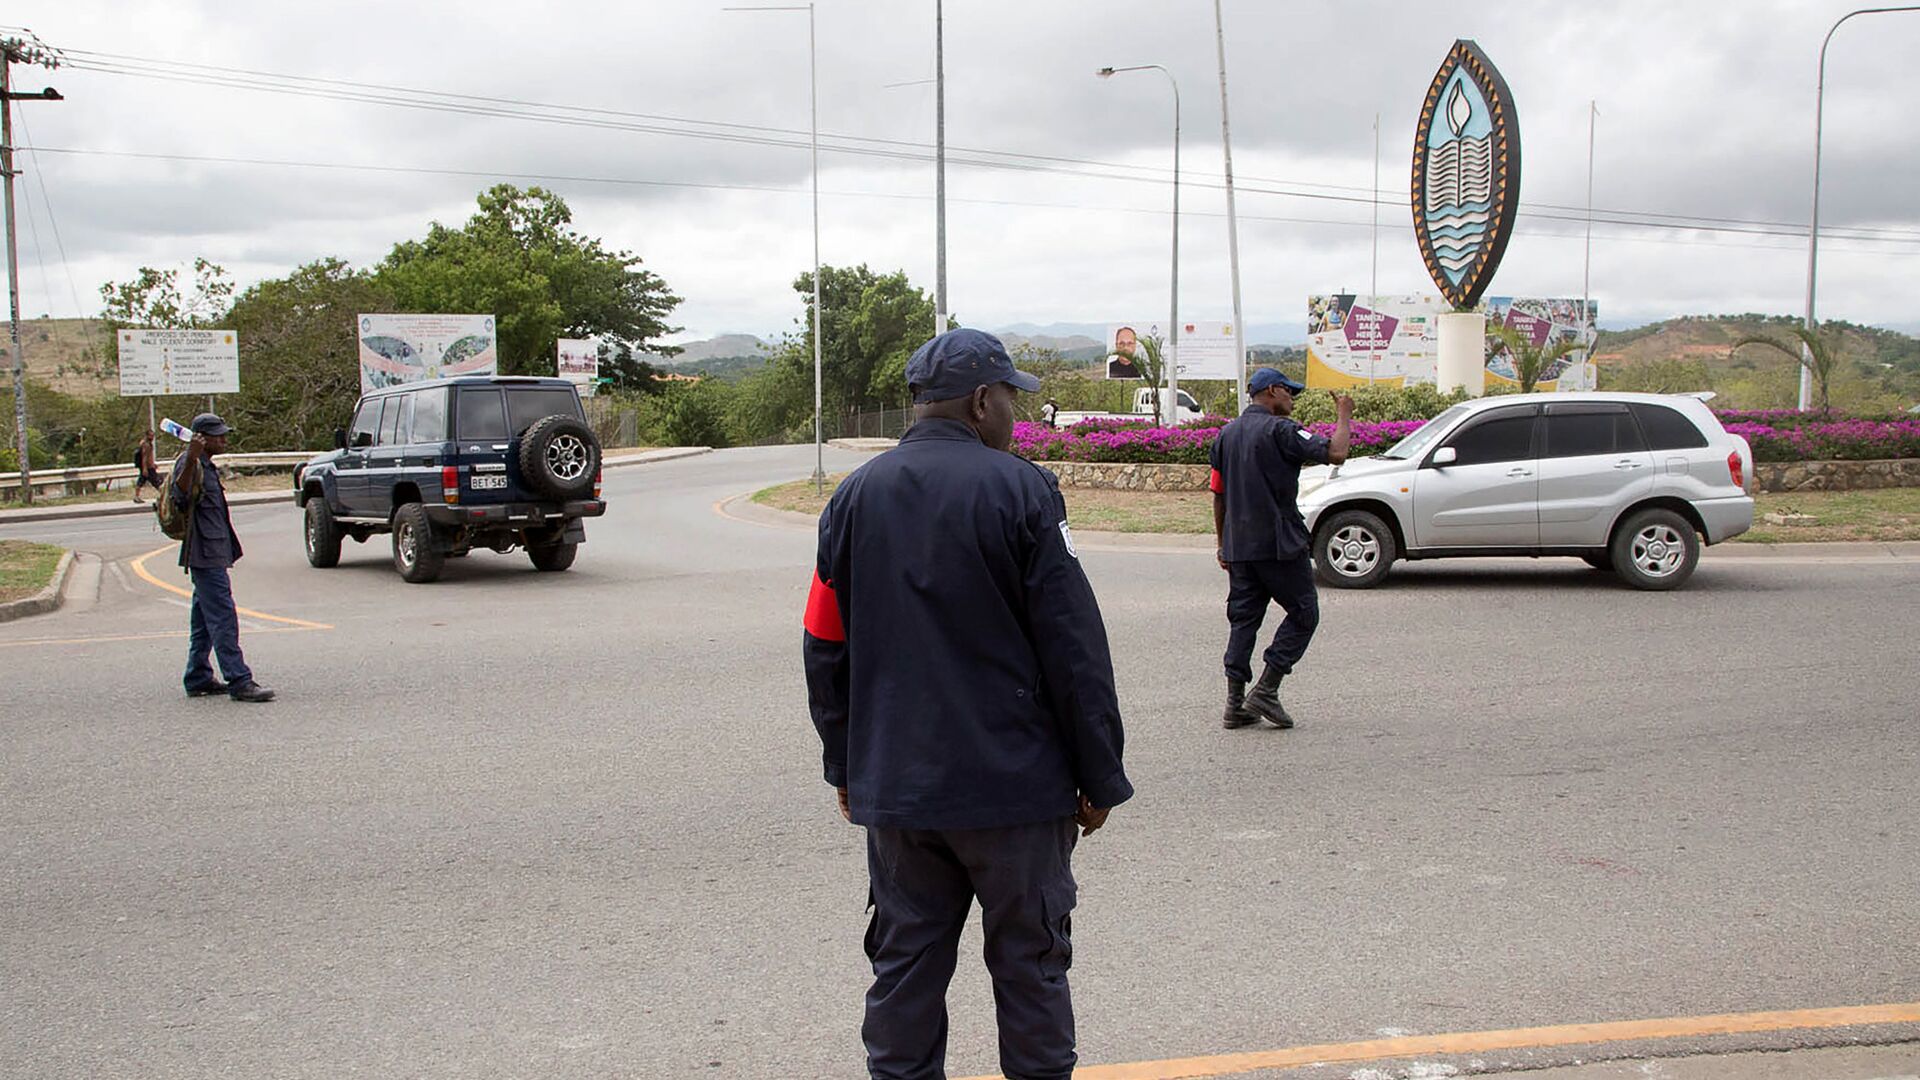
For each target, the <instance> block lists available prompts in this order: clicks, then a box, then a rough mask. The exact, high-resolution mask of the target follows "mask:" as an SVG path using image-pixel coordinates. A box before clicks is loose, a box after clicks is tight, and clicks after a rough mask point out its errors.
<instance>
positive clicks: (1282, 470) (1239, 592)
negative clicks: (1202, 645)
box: [1209, 368, 1353, 728]
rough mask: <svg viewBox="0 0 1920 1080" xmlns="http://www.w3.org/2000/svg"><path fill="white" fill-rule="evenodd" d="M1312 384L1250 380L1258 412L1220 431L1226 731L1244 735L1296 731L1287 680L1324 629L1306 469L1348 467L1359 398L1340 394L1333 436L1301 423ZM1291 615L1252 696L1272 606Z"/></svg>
mask: <svg viewBox="0 0 1920 1080" xmlns="http://www.w3.org/2000/svg"><path fill="white" fill-rule="evenodd" d="M1304 390H1306V386H1304V385H1303V384H1301V383H1298V382H1295V381H1294V380H1293V379H1290V378H1288V377H1287V376H1285V375H1282V374H1281V373H1280V372H1278V371H1275V370H1274V369H1273V368H1260V369H1259V370H1257V371H1255V372H1254V373H1253V377H1252V378H1250V379H1248V380H1247V395H1248V397H1250V398H1252V404H1250V405H1248V406H1247V410H1246V411H1245V412H1243V413H1241V414H1240V416H1239V417H1238V418H1237V419H1235V420H1233V421H1232V422H1231V423H1229V424H1227V426H1226V427H1224V428H1222V429H1220V435H1219V437H1218V438H1216V439H1214V442H1213V449H1212V450H1211V451H1209V461H1210V463H1211V464H1212V466H1213V471H1212V476H1211V478H1210V486H1211V487H1212V488H1213V535H1214V538H1215V540H1216V541H1217V542H1218V543H1219V552H1218V558H1219V560H1220V569H1222V570H1225V571H1226V572H1227V580H1228V587H1227V624H1228V631H1227V655H1226V658H1225V661H1226V669H1227V711H1226V715H1225V716H1224V717H1222V718H1221V721H1220V726H1221V727H1225V728H1242V727H1247V726H1250V725H1252V724H1257V723H1259V722H1260V721H1261V720H1266V721H1268V722H1269V723H1272V724H1273V725H1275V726H1276V727H1282V728H1290V727H1292V726H1293V717H1291V716H1289V715H1287V710H1286V709H1285V708H1284V707H1283V706H1282V705H1281V704H1280V680H1281V679H1284V678H1286V677H1287V675H1289V674H1291V673H1292V671H1293V666H1294V665H1295V664H1297V663H1299V662H1300V657H1301V656H1302V655H1304V654H1305V653H1306V651H1307V643H1308V642H1309V641H1311V640H1313V631H1314V628H1315V627H1316V626H1318V625H1319V624H1320V597H1319V594H1318V593H1317V592H1316V591H1315V589H1314V586H1313V560H1312V557H1311V552H1310V548H1311V538H1310V537H1308V536H1307V525H1306V519H1304V518H1303V517H1301V516H1300V507H1299V506H1298V505H1297V499H1298V498H1299V495H1300V466H1302V465H1327V464H1333V465H1338V464H1340V463H1341V462H1343V461H1345V460H1347V446H1348V443H1349V441H1350V439H1351V438H1352V426H1353V399H1352V398H1350V397H1347V396H1346V395H1345V394H1340V395H1336V396H1335V398H1334V402H1335V407H1336V409H1337V412H1338V416H1339V421H1338V423H1336V424H1335V425H1334V430H1333V438H1331V439H1328V438H1327V437H1325V436H1323V435H1315V434H1314V433H1313V432H1311V431H1308V430H1307V429H1306V428H1304V427H1301V426H1300V425H1299V424H1297V423H1295V422H1294V421H1293V420H1292V419H1291V416H1292V414H1293V399H1294V395H1295V394H1298V393H1301V392H1302V391H1304ZM1269 602H1272V603H1277V604H1279V605H1280V607H1281V610H1283V611H1285V612H1286V613H1287V615H1286V619H1285V621H1283V622H1282V623H1281V624H1280V628H1279V629H1278V630H1276V631H1275V632H1274V635H1273V644H1271V645H1269V646H1267V651H1266V655H1265V660H1266V667H1265V669H1264V670H1262V671H1261V673H1260V681H1259V682H1258V683H1256V684H1255V685H1254V687H1253V690H1252V692H1251V693H1249V692H1248V690H1247V683H1248V682H1249V681H1250V680H1251V679H1252V678H1253V667H1252V662H1253V646H1254V643H1255V642H1256V641H1257V640H1258V638H1259V635H1260V624H1261V622H1263V621H1264V620H1265V619H1266V615H1267V604H1268V603H1269Z"/></svg>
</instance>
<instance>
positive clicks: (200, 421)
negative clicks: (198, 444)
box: [187, 412, 233, 435]
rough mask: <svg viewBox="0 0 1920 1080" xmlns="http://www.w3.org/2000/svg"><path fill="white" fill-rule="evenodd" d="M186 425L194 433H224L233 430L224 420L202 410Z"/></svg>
mask: <svg viewBox="0 0 1920 1080" xmlns="http://www.w3.org/2000/svg"><path fill="white" fill-rule="evenodd" d="M187 427H189V428H191V429H192V430H193V433H194V434H195V435H226V434H229V433H230V432H232V431H233V428H231V427H228V426H227V422H226V421H225V420H222V419H220V418H219V417H218V416H216V415H214V414H213V413H210V412H203V413H201V414H200V415H199V416H196V417H194V418H193V423H191V424H188V425H187Z"/></svg>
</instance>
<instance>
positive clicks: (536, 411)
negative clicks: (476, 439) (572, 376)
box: [507, 386, 580, 435]
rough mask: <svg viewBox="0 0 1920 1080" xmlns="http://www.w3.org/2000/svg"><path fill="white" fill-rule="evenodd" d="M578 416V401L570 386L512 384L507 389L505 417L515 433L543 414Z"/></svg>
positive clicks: (530, 424) (523, 429)
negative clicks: (510, 422)
mask: <svg viewBox="0 0 1920 1080" xmlns="http://www.w3.org/2000/svg"><path fill="white" fill-rule="evenodd" d="M556 414H558V415H561V416H575V417H577V416H579V415H580V401H579V399H578V398H576V397H574V396H573V388H572V387H570V386H513V387H508V389H507V418H508V419H509V420H511V421H512V422H513V433H514V434H515V435H518V434H520V433H521V432H523V431H525V430H527V428H528V427H530V426H532V424H533V422H534V421H535V420H538V419H540V418H541V417H543V416H553V415H556Z"/></svg>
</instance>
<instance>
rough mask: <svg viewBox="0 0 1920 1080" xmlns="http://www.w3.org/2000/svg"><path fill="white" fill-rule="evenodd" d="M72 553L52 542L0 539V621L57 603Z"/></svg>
mask: <svg viewBox="0 0 1920 1080" xmlns="http://www.w3.org/2000/svg"><path fill="white" fill-rule="evenodd" d="M72 570H73V553H72V552H70V551H68V550H66V549H65V548H59V547H55V546H54V545H52V544H35V543H30V542H28V541H25V540H0V622H8V621H10V620H13V619H22V618H25V617H27V616H28V615H39V614H41V613H42V612H47V611H52V610H54V609H55V608H57V607H59V606H60V601H61V598H62V597H63V595H64V594H65V591H66V584H67V575H68V574H69V573H70V572H72Z"/></svg>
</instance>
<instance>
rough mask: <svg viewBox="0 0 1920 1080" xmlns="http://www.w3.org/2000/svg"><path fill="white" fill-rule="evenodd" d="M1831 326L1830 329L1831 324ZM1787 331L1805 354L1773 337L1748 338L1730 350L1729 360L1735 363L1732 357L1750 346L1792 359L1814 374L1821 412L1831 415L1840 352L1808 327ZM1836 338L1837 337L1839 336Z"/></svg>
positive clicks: (1737, 342)
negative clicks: (1774, 351)
mask: <svg viewBox="0 0 1920 1080" xmlns="http://www.w3.org/2000/svg"><path fill="white" fill-rule="evenodd" d="M1828 325H1829V326H1831V325H1832V324H1828ZM1786 329H1787V332H1788V333H1791V334H1792V335H1793V336H1794V338H1796V339H1797V340H1798V344H1799V345H1801V346H1804V347H1805V348H1804V351H1803V350H1802V349H1800V348H1793V347H1789V346H1788V345H1786V344H1785V343H1783V342H1782V341H1780V339H1778V338H1775V337H1770V336H1768V335H1766V334H1748V335H1746V336H1745V337H1742V338H1740V339H1739V340H1738V341H1735V342H1734V343H1733V345H1732V347H1730V348H1729V349H1727V359H1729V360H1731V359H1733V354H1734V353H1736V352H1739V351H1740V349H1741V348H1743V347H1744V346H1747V345H1764V346H1766V347H1768V348H1770V349H1774V350H1776V351H1778V352H1782V353H1785V354H1786V355H1788V356H1790V357H1792V358H1793V362H1794V363H1796V364H1799V365H1800V366H1802V367H1804V368H1806V369H1807V370H1808V371H1810V372H1812V373H1813V385H1814V391H1815V393H1816V394H1817V395H1818V399H1819V403H1820V411H1821V412H1829V411H1831V409H1832V403H1831V400H1830V391H1831V389H1832V386H1833V368H1834V365H1835V364H1836V363H1837V362H1838V361H1839V359H1840V355H1839V350H1838V349H1837V348H1835V347H1834V345H1833V344H1830V343H1829V342H1828V341H1827V339H1826V337H1825V335H1824V334H1822V333H1820V332H1817V331H1813V330H1809V329H1807V328H1806V327H1805V326H1801V325H1798V324H1788V325H1787V327H1786ZM1835 336H1836V337H1837V336H1838V335H1837V334H1836V335H1835Z"/></svg>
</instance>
